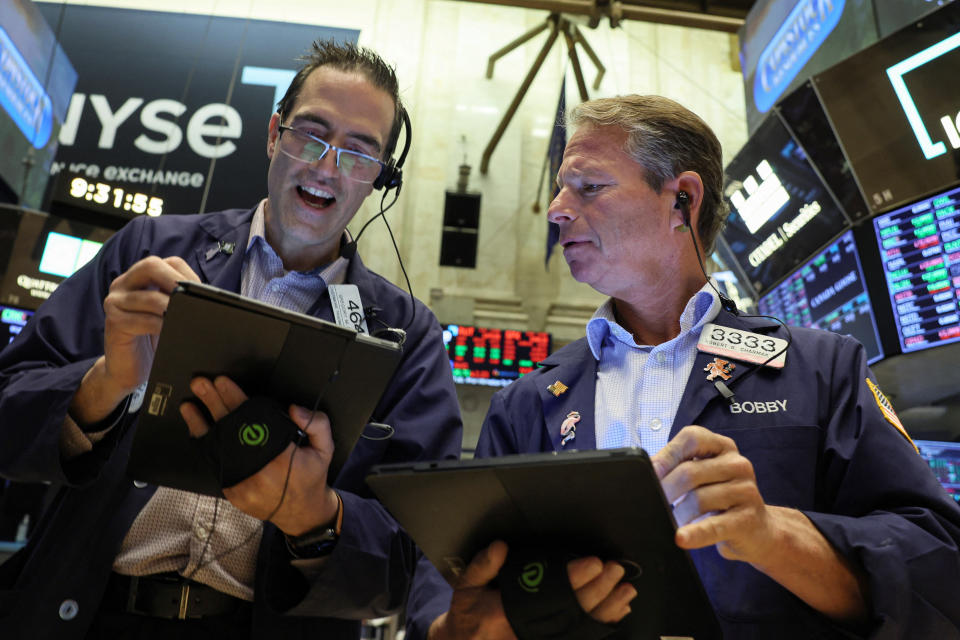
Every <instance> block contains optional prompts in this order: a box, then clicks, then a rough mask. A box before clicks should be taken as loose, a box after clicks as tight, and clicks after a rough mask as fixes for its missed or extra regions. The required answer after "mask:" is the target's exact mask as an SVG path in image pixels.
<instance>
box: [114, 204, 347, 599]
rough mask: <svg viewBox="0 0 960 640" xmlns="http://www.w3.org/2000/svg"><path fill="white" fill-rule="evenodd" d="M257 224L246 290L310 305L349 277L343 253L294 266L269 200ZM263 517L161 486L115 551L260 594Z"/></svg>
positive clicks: (134, 570)
mask: <svg viewBox="0 0 960 640" xmlns="http://www.w3.org/2000/svg"><path fill="white" fill-rule="evenodd" d="M265 202H266V200H264V201H261V202H260V204H259V206H258V207H257V210H256V211H255V212H254V214H253V220H252V221H251V224H250V240H249V242H248V243H247V247H246V250H245V251H246V253H245V254H244V260H243V268H242V272H241V277H240V281H241V286H240V293H241V294H242V295H244V296H247V297H250V298H255V299H257V300H262V301H263V302H267V303H269V304H272V305H275V306H278V307H284V308H286V309H290V310H292V311H299V312H301V313H308V312H309V311H310V309H311V308H312V307H313V306H314V305H315V304H316V302H317V300H318V299H319V298H320V296H322V295H323V292H324V290H325V289H326V288H327V286H328V285H331V284H342V283H343V282H344V280H345V279H346V274H347V267H348V266H349V264H350V261H349V260H347V259H346V258H343V257H342V256H341V257H339V258H337V259H336V260H334V261H333V262H332V263H330V264H329V265H327V266H326V267H322V268H318V269H313V270H312V271H309V272H305V273H302V272H298V271H287V270H285V269H284V268H283V261H282V260H281V259H280V256H278V255H277V253H276V251H274V250H273V248H272V247H271V246H270V245H269V244H267V240H266V237H265V235H264V230H265V226H264V203H265ZM262 535H263V523H262V522H261V521H260V520H257V519H256V518H253V517H251V516H248V515H247V514H245V513H243V512H242V511H240V510H239V509H237V508H236V507H234V506H233V505H232V504H230V503H229V502H228V501H227V500H221V499H218V498H214V497H211V496H203V495H199V494H196V493H190V492H188V491H181V490H179V489H171V488H169V487H158V488H157V490H156V492H155V493H154V494H153V496H152V497H151V498H150V500H149V501H148V502H147V504H146V505H145V506H144V508H143V509H142V510H141V511H140V513H139V515H137V518H136V520H134V522H133V525H132V526H131V527H130V530H129V531H128V532H127V535H126V537H125V538H124V540H123V544H122V546H121V548H120V552H119V553H118V554H117V557H116V558H115V559H114V563H113V569H114V570H115V571H117V572H118V573H123V574H126V575H138V576H142V575H149V574H153V573H164V572H168V571H176V572H178V573H180V574H181V575H184V576H187V577H189V578H190V579H192V580H196V581H197V582H202V583H204V584H207V585H209V586H211V587H213V588H215V589H218V590H219V591H222V592H224V593H228V594H230V595H232V596H235V597H237V598H243V599H244V600H250V601H252V600H253V581H254V577H255V575H256V562H257V551H258V549H259V547H260V538H261V536H262Z"/></svg>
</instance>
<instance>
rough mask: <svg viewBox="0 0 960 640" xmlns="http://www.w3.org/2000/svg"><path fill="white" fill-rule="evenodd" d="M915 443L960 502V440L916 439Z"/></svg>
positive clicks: (935, 473)
mask: <svg viewBox="0 0 960 640" xmlns="http://www.w3.org/2000/svg"><path fill="white" fill-rule="evenodd" d="M913 443H914V444H915V445H917V448H918V449H920V455H921V456H923V459H924V460H926V461H927V464H928V465H930V468H931V469H933V475H935V476H937V480H939V481H940V484H941V485H943V488H944V489H946V491H947V493H949V494H950V496H951V497H952V498H953V499H954V500H956V501H957V502H960V442H938V441H936V440H914V441H913Z"/></svg>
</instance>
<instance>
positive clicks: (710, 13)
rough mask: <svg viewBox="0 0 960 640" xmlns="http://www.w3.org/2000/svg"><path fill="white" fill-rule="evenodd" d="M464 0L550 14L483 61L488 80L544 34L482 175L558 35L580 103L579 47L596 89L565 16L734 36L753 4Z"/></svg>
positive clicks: (600, 69) (576, 32)
mask: <svg viewBox="0 0 960 640" xmlns="http://www.w3.org/2000/svg"><path fill="white" fill-rule="evenodd" d="M462 1H464V2H475V3H480V4H494V5H501V6H511V7H518V8H521V9H534V10H543V11H547V12H549V13H548V15H547V17H546V20H545V21H544V23H543V24H541V25H539V26H537V27H534V28H533V29H530V30H529V31H527V32H526V33H524V34H523V35H521V36H520V37H518V38H516V39H515V40H513V41H512V42H509V43H508V44H506V45H505V46H503V47H502V48H500V49H499V50H497V51H495V52H494V53H493V54H491V55H490V58H489V61H488V63H487V78H492V77H493V68H494V64H495V63H496V61H497V60H498V59H499V58H501V57H503V56H504V55H506V54H507V53H509V52H510V51H513V50H514V49H516V48H517V47H520V46H522V45H524V44H525V43H527V42H528V41H529V40H531V39H532V38H534V37H535V36H537V35H538V34H540V33H542V32H543V31H548V36H547V40H546V42H544V44H543V46H542V47H541V49H540V53H539V54H538V55H537V57H536V59H535V60H534V62H533V65H532V66H531V67H530V71H529V72H528V73H527V75H526V77H525V78H524V79H523V82H521V83H520V87H519V88H518V89H517V93H516V95H515V96H514V98H513V102H511V103H510V106H509V107H508V108H507V110H506V112H505V113H504V114H503V118H502V119H501V120H500V124H499V125H498V126H497V130H496V131H495V132H494V134H493V136H492V137H491V139H490V142H489V143H488V144H487V146H486V148H485V149H484V151H483V157H482V158H481V161H480V172H481V173H484V174H485V173H487V169H488V168H489V166H490V156H492V155H493V151H494V149H496V147H497V143H498V142H499V141H500V138H501V136H502V135H503V133H504V131H505V130H506V128H507V125H509V124H510V120H511V119H512V118H513V116H514V114H515V113H516V111H517V108H518V107H519V106H520V102H521V101H522V100H523V97H524V96H525V95H526V93H527V89H529V88H530V84H531V83H532V82H533V79H534V78H535V77H536V75H537V72H538V71H539V70H540V67H541V65H542V64H543V62H544V60H545V59H546V57H547V54H548V53H549V52H550V49H551V48H552V47H553V44H554V42H556V40H557V37H558V36H559V35H563V39H564V41H565V42H566V45H567V53H568V55H569V56H570V63H571V66H572V68H573V72H574V75H575V76H576V80H577V89H578V91H579V93H580V99H581V100H583V101H586V100H588V99H589V96H588V95H587V87H586V82H585V80H584V78H583V71H582V70H581V67H580V59H579V56H578V54H577V47H578V46H579V47H580V48H581V49H583V51H584V53H586V54H587V56H588V57H589V58H590V60H591V62H593V64H594V66H595V67H596V69H597V77H596V80H595V81H594V89H596V88H597V87H598V86H599V84H600V80H601V78H602V77H603V74H604V71H605V67H604V66H603V64H602V63H601V61H600V59H599V58H598V57H597V54H596V53H594V51H593V49H592V48H591V47H590V44H589V43H588V42H587V40H586V38H584V36H583V33H582V32H581V31H580V29H579V28H578V27H577V25H576V24H574V23H573V22H571V21H570V20H569V19H567V18H565V17H564V16H565V15H566V16H586V17H587V26H588V27H589V28H591V29H593V28H596V27H597V26H599V24H600V23H601V22H602V21H603V20H605V19H606V20H609V21H610V26H611V27H614V28H616V27H618V26H620V24H621V22H623V21H624V20H639V21H643V22H655V23H659V24H671V25H677V26H682V27H692V28H698V29H710V30H714V31H723V32H727V33H736V32H737V31H738V30H739V29H740V27H742V26H743V22H744V18H746V15H747V13H748V12H749V11H750V7H751V6H752V5H753V2H754V0H654V1H640V0H462Z"/></svg>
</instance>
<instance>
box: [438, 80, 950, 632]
mask: <svg viewBox="0 0 960 640" xmlns="http://www.w3.org/2000/svg"><path fill="white" fill-rule="evenodd" d="M571 117H572V123H573V124H574V126H575V127H576V130H575V133H574V134H573V136H572V137H571V138H570V140H569V142H568V144H567V147H566V150H565V152H564V159H563V164H562V165H561V167H560V171H559V174H558V176H557V181H558V184H559V186H560V187H561V190H560V192H559V194H558V195H557V197H556V199H555V200H554V201H553V203H552V204H551V205H550V210H549V214H548V215H549V218H550V220H551V222H554V223H556V224H558V225H559V227H560V243H561V244H562V245H563V248H564V257H565V258H566V261H567V263H568V265H569V266H570V270H571V273H572V275H573V276H574V278H576V279H577V280H579V281H581V282H586V283H588V284H589V285H591V286H592V287H593V288H594V289H596V290H598V291H600V292H601V293H604V294H606V295H608V296H610V298H609V299H608V300H607V302H606V303H604V304H603V305H602V306H601V307H600V308H599V309H598V310H597V312H596V314H595V315H594V318H593V319H592V320H591V321H590V323H589V324H588V327H587V337H586V338H583V339H581V340H578V341H576V342H574V343H572V344H570V345H567V346H566V347H564V348H563V349H561V350H560V351H558V352H557V353H555V354H553V355H552V356H550V357H549V358H547V359H546V360H545V361H543V362H542V363H541V368H539V369H537V370H536V371H534V372H532V373H530V374H528V375H526V376H524V377H523V378H522V379H521V380H519V381H517V382H516V383H514V384H512V385H510V386H509V387H507V388H506V389H504V390H503V391H501V392H499V393H498V394H497V395H495V396H494V398H493V401H492V404H491V407H490V410H489V413H488V414H487V418H486V421H485V423H484V426H483V430H482V432H481V435H480V439H479V442H478V445H477V455H478V456H492V455H504V454H512V453H528V452H539V451H544V452H561V451H565V450H572V449H594V448H615V447H622V446H642V447H643V448H645V449H646V450H647V451H648V452H649V453H651V454H652V455H651V458H652V461H653V465H654V468H655V470H656V472H657V475H658V476H659V478H660V480H661V484H662V487H663V490H664V493H665V495H666V498H667V500H668V501H669V502H670V503H671V504H673V509H674V510H673V513H674V517H675V519H676V521H677V524H678V526H679V529H678V531H677V534H676V543H677V544H678V545H679V546H681V547H683V548H685V549H689V550H690V551H691V554H692V556H693V560H694V562H695V564H696V566H697V569H698V571H699V574H700V577H701V579H702V580H703V583H704V586H705V587H706V591H707V593H708V595H709V597H710V599H711V601H712V604H713V607H714V609H715V611H716V613H717V615H718V618H719V620H720V622H721V625H722V627H723V630H724V637H725V638H732V639H746V638H756V639H761V638H778V639H779V638H796V639H797V640H800V639H807V638H853V637H870V638H957V637H960V631H958V625H960V601H958V600H957V598H956V597H955V594H956V593H957V592H958V591H960V554H958V542H960V509H958V507H957V504H956V503H955V502H954V501H953V500H952V499H951V498H950V497H949V496H948V495H947V494H946V493H945V492H944V491H943V489H942V488H941V487H940V486H939V484H938V483H937V481H936V479H935V477H934V476H933V474H932V473H931V471H930V469H929V468H928V467H927V465H926V463H925V462H924V460H923V459H922V458H921V457H920V456H919V455H918V453H917V451H916V449H915V447H914V446H913V444H912V442H911V441H910V439H909V437H908V436H907V433H906V431H904V429H903V426H902V425H901V424H900V421H899V419H898V418H897V416H896V414H895V412H894V411H893V408H892V407H891V406H890V403H889V401H888V400H887V398H886V397H885V396H884V395H883V393H882V392H881V391H880V390H879V388H877V385H876V381H875V379H874V377H873V375H872V374H871V372H870V371H869V369H868V368H867V365H866V356H865V353H864V350H863V347H862V346H861V345H860V344H859V343H857V342H856V341H855V340H853V339H851V338H849V337H843V336H839V335H836V334H833V333H829V332H825V331H815V330H806V329H800V328H792V329H790V333H789V334H788V333H787V331H786V329H785V328H783V327H781V326H780V325H779V324H778V323H776V322H772V321H770V320H769V319H766V318H749V317H741V316H739V315H738V314H737V313H736V311H735V307H734V306H732V305H730V304H729V301H727V300H721V299H720V296H719V292H715V291H714V290H713V289H712V288H711V286H709V285H708V283H707V282H706V276H705V275H704V274H703V272H702V269H701V266H700V264H698V263H699V257H698V256H697V250H695V245H694V243H693V242H691V235H694V237H695V239H696V240H697V242H698V243H699V247H703V248H704V249H705V250H706V251H705V252H709V250H710V247H712V245H713V242H714V240H715V239H716V237H717V235H718V234H719V232H720V230H721V229H722V226H723V222H724V218H725V212H724V205H723V203H722V197H721V194H722V184H723V183H722V164H721V150H720V144H719V142H718V141H717V139H716V137H715V136H714V134H713V132H712V131H710V129H709V127H708V126H707V125H706V124H705V123H704V122H703V121H702V120H701V119H700V118H699V117H697V116H696V115H695V114H693V113H691V112H690V111H689V110H687V109H685V108H684V107H682V106H681V105H679V104H677V103H675V102H673V101H671V100H667V99H665V98H660V97H658V96H625V97H619V98H610V99H601V100H594V101H591V102H587V103H584V104H583V105H580V106H579V107H578V108H577V109H575V110H574V112H573V114H572V116H571ZM791 335H792V338H791ZM788 342H789V346H788V347H787V346H786V345H787V344H788ZM718 346H719V348H720V349H721V350H718V349H717V347H718ZM784 348H785V360H784V361H783V362H782V363H780V362H778V361H777V360H774V361H771V362H769V363H767V364H764V362H765V361H766V360H767V359H768V356H772V355H774V354H776V353H778V352H779V351H781V350H783V349H784ZM771 364H772V365H775V366H769V365H771ZM717 383H720V384H717ZM610 490H611V491H616V490H617V488H616V487H611V488H610ZM610 517H616V515H615V514H611V515H610ZM571 551H572V552H576V550H575V549H573V550H571ZM503 558H504V549H503V545H502V543H500V544H499V545H498V546H491V548H490V549H488V550H487V551H486V552H485V553H482V554H480V555H478V557H477V558H476V559H475V560H474V562H473V563H472V564H471V566H470V567H468V571H471V572H472V576H473V577H474V580H473V581H472V583H471V584H470V585H469V586H470V588H469V589H467V588H464V589H459V590H458V591H456V592H455V593H454V600H453V606H452V607H451V610H450V612H449V613H448V614H446V618H447V623H448V624H449V625H451V626H457V624H456V623H457V621H459V628H461V629H469V628H470V627H471V625H474V626H476V627H485V628H486V629H495V628H496V625H497V624H498V622H499V621H501V619H502V616H497V615H490V614H489V612H490V611H494V610H496V607H495V606H493V605H491V604H490V600H491V599H494V600H496V599H497V598H496V596H495V594H496V592H495V591H493V590H492V589H488V593H487V596H488V597H487V598H486V599H483V598H480V597H479V596H478V595H477V591H478V588H479V587H480V586H481V585H482V583H483V581H484V580H486V579H487V578H488V577H489V576H492V575H496V572H497V569H498V568H499V566H500V564H501V563H502V562H503ZM621 588H622V586H621ZM625 591H626V590H625ZM613 595H614V596H615V595H616V592H615V591H614V592H613ZM629 595H630V594H629V593H628V592H626V593H624V594H623V596H624V598H626V597H627V596H629ZM481 601H483V602H485V603H486V606H487V608H486V609H485V610H484V611H485V612H486V614H485V615H481V614H480V613H479V611H480V608H479V607H476V606H473V603H477V602H481ZM582 602H583V601H582V600H581V604H582ZM630 606H631V608H632V611H633V614H632V615H640V616H642V615H643V606H644V603H643V602H640V601H634V602H631V603H630ZM591 613H593V612H591ZM594 617H596V616H594ZM500 628H502V626H501V627H500ZM508 635H509V634H508ZM451 637H452V636H451ZM461 637H479V636H474V635H471V634H470V633H465V634H462V636H461ZM488 637H494V635H490V636H488ZM615 637H619V636H615Z"/></svg>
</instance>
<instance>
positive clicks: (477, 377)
mask: <svg viewBox="0 0 960 640" xmlns="http://www.w3.org/2000/svg"><path fill="white" fill-rule="evenodd" d="M551 342H552V341H551V336H550V334H549V333H544V332H540V331H517V330H515V329H487V328H484V327H471V326H465V325H457V324H451V325H446V326H445V327H444V329H443V343H444V346H446V348H447V355H448V356H449V358H450V366H451V367H452V368H453V379H454V382H458V383H461V384H479V385H486V386H492V387H505V386H507V385H508V384H510V383H511V382H513V381H514V380H517V379H518V378H520V377H521V376H522V375H523V374H525V373H529V372H530V371H533V369H534V367H536V366H537V363H538V362H540V361H541V360H543V359H544V358H546V357H547V356H548V355H550V347H551Z"/></svg>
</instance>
